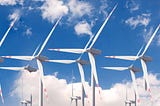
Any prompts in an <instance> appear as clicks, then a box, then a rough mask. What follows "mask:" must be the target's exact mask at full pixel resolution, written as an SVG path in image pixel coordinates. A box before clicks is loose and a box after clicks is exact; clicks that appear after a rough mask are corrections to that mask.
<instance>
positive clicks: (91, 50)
mask: <svg viewBox="0 0 160 106" xmlns="http://www.w3.org/2000/svg"><path fill="white" fill-rule="evenodd" d="M87 52H90V53H92V54H93V55H99V54H101V50H98V49H95V48H91V49H87Z"/></svg>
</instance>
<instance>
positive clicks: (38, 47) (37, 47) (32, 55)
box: [32, 44, 40, 56]
mask: <svg viewBox="0 0 160 106" xmlns="http://www.w3.org/2000/svg"><path fill="white" fill-rule="evenodd" d="M39 47H40V44H39V45H38V46H37V48H36V50H35V51H34V53H33V54H32V56H35V54H36V52H37V50H38V49H39Z"/></svg>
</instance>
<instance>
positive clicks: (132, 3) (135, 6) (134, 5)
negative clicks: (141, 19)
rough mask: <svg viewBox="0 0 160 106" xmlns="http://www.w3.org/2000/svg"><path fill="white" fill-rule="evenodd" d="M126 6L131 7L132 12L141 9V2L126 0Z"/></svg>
mask: <svg viewBox="0 0 160 106" xmlns="http://www.w3.org/2000/svg"><path fill="white" fill-rule="evenodd" d="M126 8H127V9H129V11H130V12H133V11H137V10H139V4H138V3H136V1H134V0H128V1H127V2H126Z"/></svg>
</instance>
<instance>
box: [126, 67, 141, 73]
mask: <svg viewBox="0 0 160 106" xmlns="http://www.w3.org/2000/svg"><path fill="white" fill-rule="evenodd" d="M128 69H130V70H132V71H133V72H140V69H139V68H135V67H133V66H130V67H129V68H128Z"/></svg>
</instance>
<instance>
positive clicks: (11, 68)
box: [0, 67, 25, 71]
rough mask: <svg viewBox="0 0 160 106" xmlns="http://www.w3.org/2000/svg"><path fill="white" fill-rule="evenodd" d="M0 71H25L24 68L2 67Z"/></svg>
mask: <svg viewBox="0 0 160 106" xmlns="http://www.w3.org/2000/svg"><path fill="white" fill-rule="evenodd" d="M0 69H4V70H14V71H23V70H25V69H24V67H0Z"/></svg>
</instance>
